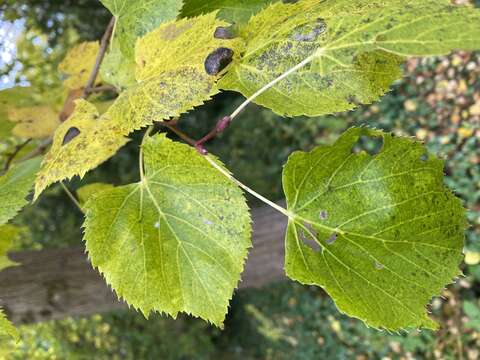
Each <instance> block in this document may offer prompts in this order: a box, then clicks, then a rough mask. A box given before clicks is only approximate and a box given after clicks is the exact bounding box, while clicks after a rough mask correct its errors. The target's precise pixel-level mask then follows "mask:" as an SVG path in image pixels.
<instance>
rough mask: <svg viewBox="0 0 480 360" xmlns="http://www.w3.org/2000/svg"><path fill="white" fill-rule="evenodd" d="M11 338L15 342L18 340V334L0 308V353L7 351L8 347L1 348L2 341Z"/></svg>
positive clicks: (2, 345)
mask: <svg viewBox="0 0 480 360" xmlns="http://www.w3.org/2000/svg"><path fill="white" fill-rule="evenodd" d="M10 339H13V340H14V341H15V342H18V341H19V340H20V334H19V333H18V330H17V329H16V328H15V326H13V324H12V323H11V322H10V321H8V319H7V317H6V316H5V314H4V312H3V309H2V308H0V353H4V352H5V351H8V349H3V347H4V342H5V341H6V340H10Z"/></svg>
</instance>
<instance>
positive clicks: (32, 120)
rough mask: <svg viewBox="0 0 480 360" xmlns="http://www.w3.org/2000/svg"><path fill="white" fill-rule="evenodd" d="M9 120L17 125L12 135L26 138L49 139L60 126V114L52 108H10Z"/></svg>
mask: <svg viewBox="0 0 480 360" xmlns="http://www.w3.org/2000/svg"><path fill="white" fill-rule="evenodd" d="M8 118H9V120H10V121H12V122H14V123H17V124H16V125H15V127H14V128H13V130H12V134H13V135H15V136H19V137H24V138H32V139H42V138H47V137H49V136H50V135H52V134H53V133H54V131H55V129H56V128H57V127H58V125H60V120H59V118H58V113H57V112H56V111H54V110H53V109H52V108H51V107H50V106H32V107H23V108H10V109H9V111H8Z"/></svg>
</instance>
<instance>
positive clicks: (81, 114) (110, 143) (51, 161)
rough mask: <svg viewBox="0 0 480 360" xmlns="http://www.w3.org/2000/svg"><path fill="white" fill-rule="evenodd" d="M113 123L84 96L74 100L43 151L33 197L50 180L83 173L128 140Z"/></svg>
mask: <svg viewBox="0 0 480 360" xmlns="http://www.w3.org/2000/svg"><path fill="white" fill-rule="evenodd" d="M121 130H122V129H121V128H120V127H119V126H118V125H117V124H115V123H112V122H109V121H104V120H103V119H102V118H101V117H100V115H99V114H98V111H97V109H96V108H95V106H94V105H92V104H91V103H89V102H87V101H85V100H77V102H76V106H75V111H74V112H73V114H72V115H71V116H70V118H69V119H68V120H67V121H65V122H63V123H62V124H61V125H60V126H59V127H58V128H57V130H56V131H55V135H54V137H53V143H52V146H51V148H50V150H49V152H48V153H47V155H45V158H44V160H43V162H42V167H41V169H40V171H39V172H38V175H37V179H36V182H35V199H36V198H38V196H39V195H40V194H41V193H42V191H43V190H44V189H45V188H47V187H48V186H49V185H50V184H52V183H54V182H57V181H60V180H63V179H70V178H72V177H73V176H75V175H78V176H80V177H83V176H84V175H85V174H86V172H87V171H89V170H91V169H93V168H95V167H97V166H98V165H100V164H101V163H103V162H104V161H105V160H107V159H109V158H110V157H111V156H113V155H115V153H116V152H117V151H118V149H120V148H121V147H122V146H123V145H125V144H126V142H127V141H128V140H127V139H126V138H125V137H124V136H122V131H121Z"/></svg>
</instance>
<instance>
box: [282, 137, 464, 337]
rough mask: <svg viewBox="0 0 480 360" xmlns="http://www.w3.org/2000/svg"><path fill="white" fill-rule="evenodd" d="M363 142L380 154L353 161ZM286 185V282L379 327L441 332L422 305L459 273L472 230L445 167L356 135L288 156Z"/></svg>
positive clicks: (398, 145) (408, 147)
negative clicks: (317, 291) (322, 293)
mask: <svg viewBox="0 0 480 360" xmlns="http://www.w3.org/2000/svg"><path fill="white" fill-rule="evenodd" d="M367 140H370V141H371V142H373V143H374V144H375V143H376V142H378V141H383V147H382V149H381V150H380V151H379V152H378V153H377V154H374V152H372V154H374V155H371V154H370V153H368V152H366V151H360V152H357V150H358V148H361V144H362V142H364V141H367ZM359 144H360V145H359ZM377 146H378V145H377ZM283 186H284V191H285V194H286V198H287V204H288V211H289V212H290V213H291V219H290V220H289V224H288V229H287V237H286V265H285V268H286V272H287V275H288V276H289V277H291V278H292V279H295V280H298V281H299V282H301V283H303V284H314V285H318V286H321V287H323V288H324V289H325V290H326V291H327V292H328V293H329V294H330V296H331V297H332V298H333V299H334V301H335V302H336V304H337V306H338V308H339V309H340V311H342V312H344V313H346V314H348V315H350V316H354V317H357V318H359V319H362V320H363V321H365V322H366V323H367V324H368V325H370V326H373V327H375V328H385V329H389V330H398V329H402V328H411V327H426V328H436V323H435V322H434V321H433V320H431V319H430V318H429V317H428V316H427V312H426V309H425V306H426V305H427V303H428V302H429V301H430V299H431V297H432V296H435V295H438V294H440V291H441V290H442V289H443V288H444V286H445V284H447V283H449V282H451V281H452V279H453V278H454V277H456V276H458V275H459V274H460V270H459V268H458V265H459V263H460V262H461V260H462V257H463V256H462V248H463V240H464V229H465V227H466V217H465V210H464V209H463V207H462V204H461V202H460V201H459V200H458V199H457V198H455V196H454V195H453V194H452V193H451V192H450V191H449V190H448V189H447V188H446V187H445V186H444V184H443V162H442V161H441V160H439V159H437V158H435V157H434V156H432V155H431V154H428V153H427V152H426V150H425V147H424V146H423V145H421V144H420V143H417V142H414V141H412V140H410V139H407V138H396V137H394V136H393V135H390V134H385V133H383V132H381V131H378V130H371V129H367V128H352V129H350V130H348V131H346V132H345V133H344V134H343V135H342V136H341V137H340V138H339V139H338V140H337V142H336V143H335V144H334V145H332V146H321V147H317V148H316V149H315V150H313V151H312V152H310V153H303V152H296V153H294V154H293V155H291V157H290V158H289V160H288V162H287V164H286V166H285V168H284V173H283Z"/></svg>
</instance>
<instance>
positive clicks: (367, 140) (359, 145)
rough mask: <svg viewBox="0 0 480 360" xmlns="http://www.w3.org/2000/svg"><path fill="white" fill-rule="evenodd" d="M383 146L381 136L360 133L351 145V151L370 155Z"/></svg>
mask: <svg viewBox="0 0 480 360" xmlns="http://www.w3.org/2000/svg"><path fill="white" fill-rule="evenodd" d="M382 148H383V137H377V136H366V135H362V136H360V137H359V138H358V140H357V142H356V143H355V145H353V147H352V152H353V153H355V154H359V153H361V152H366V153H367V154H369V155H371V156H375V155H377V154H378V153H379V152H380V151H381V150H382Z"/></svg>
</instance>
